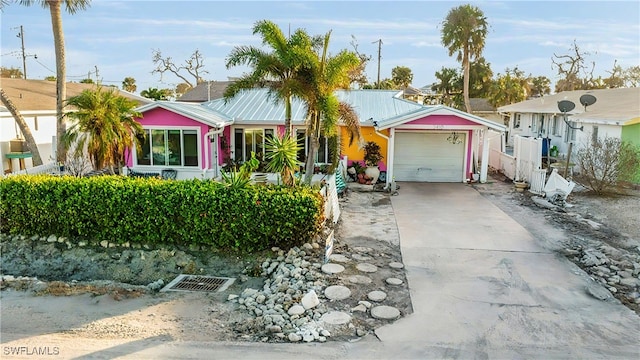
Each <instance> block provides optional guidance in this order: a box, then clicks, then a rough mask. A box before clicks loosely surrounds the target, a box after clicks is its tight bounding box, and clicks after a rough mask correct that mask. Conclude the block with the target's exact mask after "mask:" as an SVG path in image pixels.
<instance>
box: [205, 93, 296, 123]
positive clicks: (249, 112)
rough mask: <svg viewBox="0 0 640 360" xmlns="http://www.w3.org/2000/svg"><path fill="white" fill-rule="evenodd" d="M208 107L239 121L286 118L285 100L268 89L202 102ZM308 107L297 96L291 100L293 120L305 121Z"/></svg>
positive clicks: (294, 121) (275, 120)
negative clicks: (271, 93) (270, 92)
mask: <svg viewBox="0 0 640 360" xmlns="http://www.w3.org/2000/svg"><path fill="white" fill-rule="evenodd" d="M202 106H204V107H206V108H207V109H211V110H214V111H219V112H221V113H224V114H227V116H229V117H230V118H232V119H234V120H235V121H236V122H238V123H251V122H260V123H273V122H282V123H284V120H285V114H284V112H285V108H284V102H283V101H282V100H280V99H279V98H277V97H275V96H271V95H269V90H268V89H250V90H244V91H241V92H239V93H238V94H237V95H236V96H234V97H233V98H231V99H229V100H227V101H225V99H216V100H212V101H209V102H206V103H204V104H202ZM306 114H307V107H306V106H305V104H304V103H303V102H302V101H301V100H300V99H297V98H293V99H292V100H291V122H293V123H304V121H305V119H306Z"/></svg>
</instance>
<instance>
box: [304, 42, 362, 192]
mask: <svg viewBox="0 0 640 360" xmlns="http://www.w3.org/2000/svg"><path fill="white" fill-rule="evenodd" d="M330 38H331V31H329V32H328V33H327V34H326V35H325V36H324V39H323V42H322V48H319V49H317V52H316V53H315V58H314V59H313V61H312V62H311V63H310V64H309V66H308V67H306V68H305V69H304V70H303V75H302V76H303V78H306V79H307V82H306V83H305V87H304V91H303V93H302V96H301V98H302V99H303V100H304V101H305V102H306V103H307V135H306V136H307V139H309V150H308V152H307V162H306V164H305V171H306V173H305V182H306V183H307V184H310V183H311V178H312V177H313V170H314V162H315V158H316V154H317V153H318V147H319V146H320V136H321V135H322V136H325V137H327V138H331V137H334V136H337V132H338V123H339V122H340V121H342V123H343V124H344V125H345V127H346V128H347V129H348V131H349V135H350V142H353V140H354V139H359V138H360V123H359V121H358V116H357V115H356V113H355V111H354V110H353V108H352V107H351V106H349V105H348V104H345V103H341V102H340V101H339V100H338V98H337V97H336V95H335V91H336V90H338V89H348V88H349V84H350V78H349V73H350V71H352V70H353V69H354V68H355V67H357V66H358V65H359V64H360V59H359V58H358V56H357V55H356V54H355V53H353V52H351V51H347V50H342V51H341V52H340V53H338V54H337V55H335V56H330V55H329V54H328V47H329V40H330ZM336 144H337V142H336ZM337 150H338V149H333V151H334V152H336V151H337Z"/></svg>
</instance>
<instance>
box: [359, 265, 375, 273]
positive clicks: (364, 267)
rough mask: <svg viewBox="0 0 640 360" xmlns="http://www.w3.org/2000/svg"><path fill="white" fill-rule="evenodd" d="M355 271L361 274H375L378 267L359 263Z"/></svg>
mask: <svg viewBox="0 0 640 360" xmlns="http://www.w3.org/2000/svg"><path fill="white" fill-rule="evenodd" d="M356 269H358V270H360V271H362V272H367V273H372V272H376V271H378V267H377V266H375V265H371V264H367V263H361V264H358V265H356Z"/></svg>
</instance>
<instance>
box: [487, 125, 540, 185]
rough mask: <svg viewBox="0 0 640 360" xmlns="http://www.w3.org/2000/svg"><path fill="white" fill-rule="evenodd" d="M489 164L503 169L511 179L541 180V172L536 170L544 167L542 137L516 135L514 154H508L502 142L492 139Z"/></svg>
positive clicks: (497, 168) (500, 169)
mask: <svg viewBox="0 0 640 360" xmlns="http://www.w3.org/2000/svg"><path fill="white" fill-rule="evenodd" d="M489 165H490V166H491V167H492V168H494V169H496V170H499V171H501V172H502V173H503V174H504V175H505V176H506V177H508V178H509V179H511V180H526V181H529V182H532V180H534V179H535V180H536V183H538V182H540V173H539V172H536V170H538V169H540V168H541V167H542V139H538V138H528V137H522V136H518V135H516V136H515V137H514V144H513V155H509V154H507V153H506V152H505V149H503V148H502V144H501V143H500V142H498V141H493V140H491V141H490V142H489ZM543 183H544V181H543ZM539 190H540V191H541V190H542V189H539Z"/></svg>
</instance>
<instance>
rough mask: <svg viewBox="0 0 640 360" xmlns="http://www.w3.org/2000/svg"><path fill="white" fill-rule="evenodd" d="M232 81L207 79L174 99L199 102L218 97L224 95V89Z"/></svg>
mask: <svg viewBox="0 0 640 360" xmlns="http://www.w3.org/2000/svg"><path fill="white" fill-rule="evenodd" d="M231 83H233V81H207V82H203V83H200V84H198V85H196V87H194V88H193V89H190V90H189V91H187V92H186V93H184V94H183V95H182V96H180V97H179V98H177V99H176V101H182V102H190V103H198V104H201V103H203V102H205V101H211V100H215V99H220V98H222V97H223V96H224V91H225V90H226V89H227V86H229V84H231Z"/></svg>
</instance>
